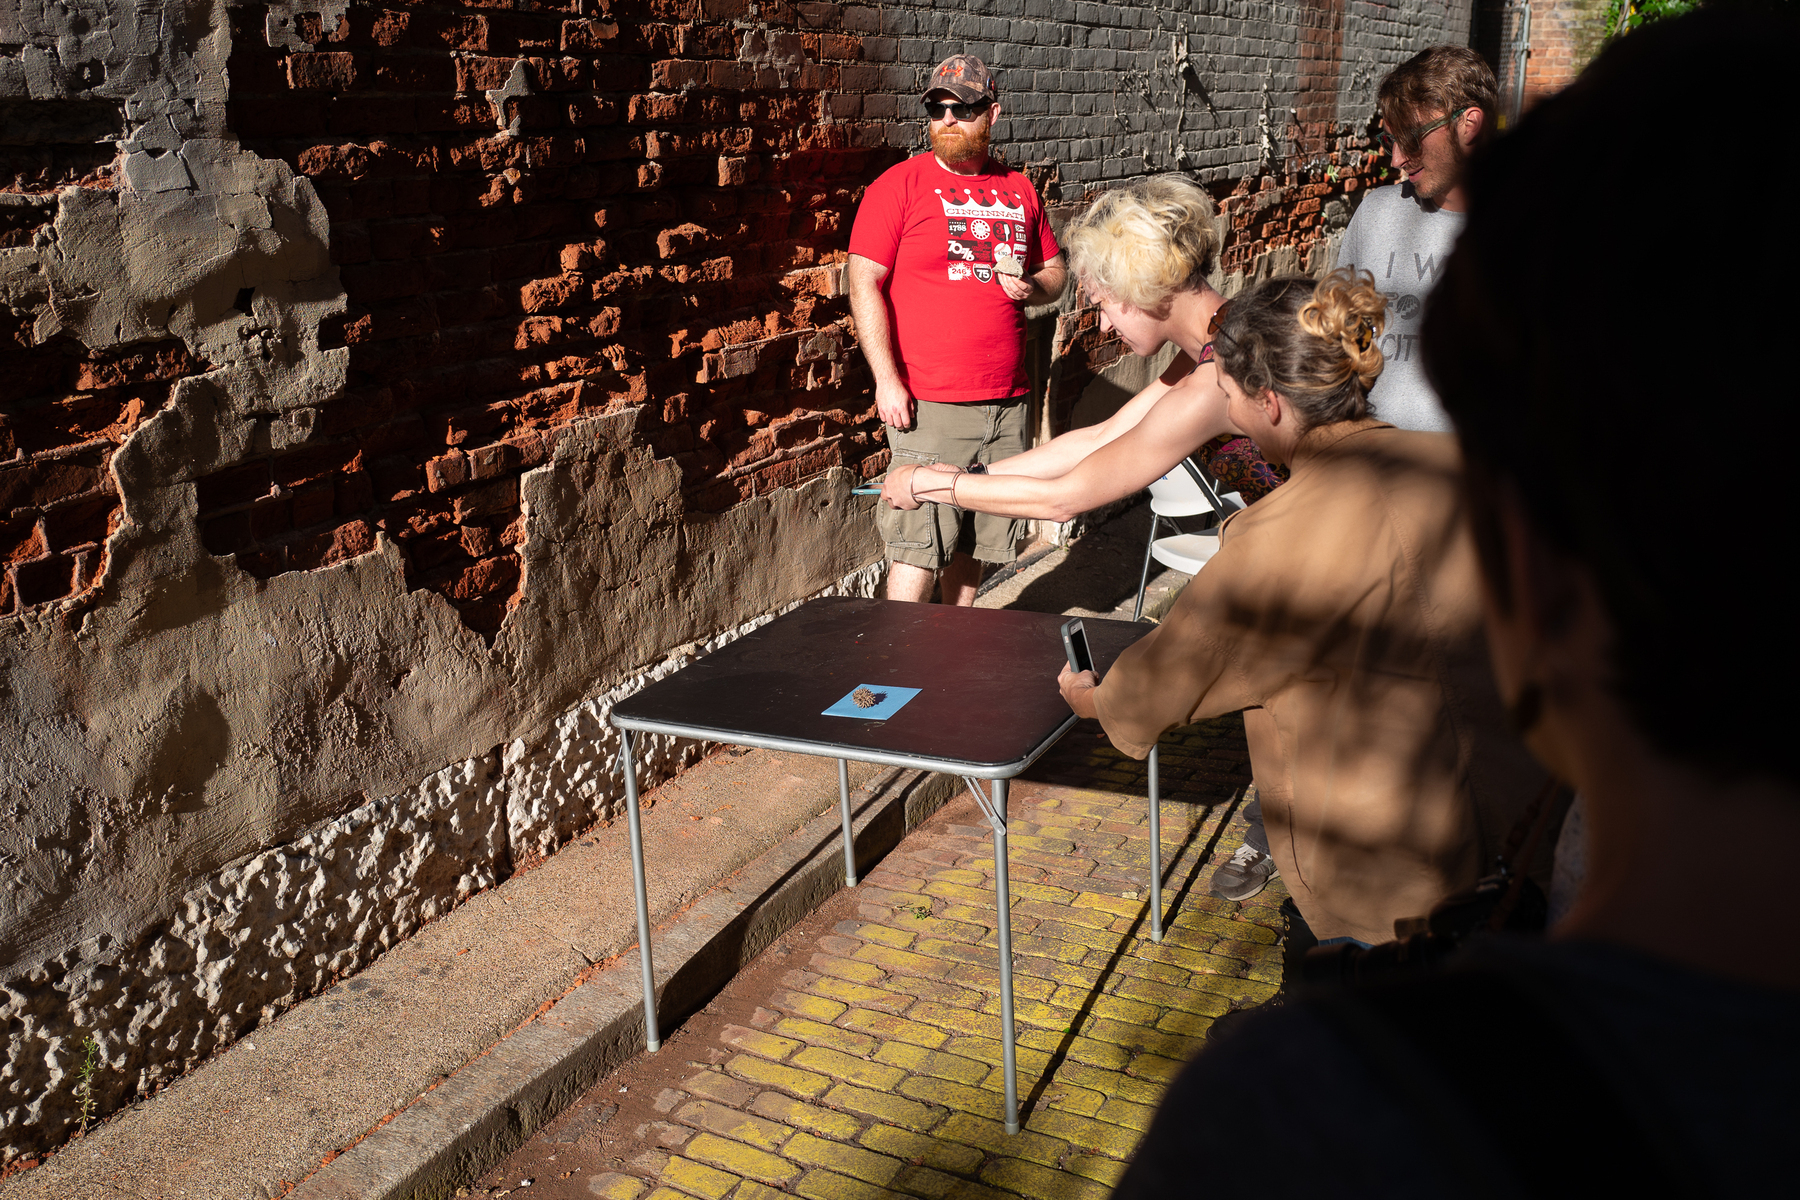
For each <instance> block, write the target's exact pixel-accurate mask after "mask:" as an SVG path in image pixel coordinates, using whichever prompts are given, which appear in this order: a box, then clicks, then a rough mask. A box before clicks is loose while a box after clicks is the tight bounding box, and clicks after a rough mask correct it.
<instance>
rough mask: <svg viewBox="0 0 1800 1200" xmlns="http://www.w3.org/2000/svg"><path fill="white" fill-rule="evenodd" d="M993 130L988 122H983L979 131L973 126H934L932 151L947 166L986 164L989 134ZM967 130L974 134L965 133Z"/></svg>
mask: <svg viewBox="0 0 1800 1200" xmlns="http://www.w3.org/2000/svg"><path fill="white" fill-rule="evenodd" d="M991 128H992V127H991V126H989V125H988V124H987V123H986V122H983V123H982V125H981V127H980V128H979V129H976V128H975V126H973V125H958V126H957V127H956V128H955V129H951V128H948V127H946V126H942V125H933V126H932V127H931V151H932V153H933V154H936V155H937V156H938V157H939V158H940V159H942V160H943V161H944V163H945V164H946V165H947V166H952V167H960V166H962V165H964V164H965V163H981V162H985V161H986V160H987V152H988V134H989V132H990V130H991ZM965 129H966V130H971V131H972V132H968V133H965V132H964V130H965Z"/></svg>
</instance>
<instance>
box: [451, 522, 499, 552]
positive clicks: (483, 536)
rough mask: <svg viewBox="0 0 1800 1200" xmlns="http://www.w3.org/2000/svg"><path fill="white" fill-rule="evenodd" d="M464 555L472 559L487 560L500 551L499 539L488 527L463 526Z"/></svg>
mask: <svg viewBox="0 0 1800 1200" xmlns="http://www.w3.org/2000/svg"><path fill="white" fill-rule="evenodd" d="M458 528H459V529H460V530H461V542H462V548H463V553H464V554H467V555H468V556H469V557H470V558H485V557H486V556H487V555H490V554H492V553H494V552H495V551H496V550H498V549H499V539H498V538H496V537H495V536H494V531H493V530H492V529H490V528H488V527H487V526H486V525H461V526H458Z"/></svg>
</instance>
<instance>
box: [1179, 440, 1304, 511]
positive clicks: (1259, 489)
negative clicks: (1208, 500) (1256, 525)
mask: <svg viewBox="0 0 1800 1200" xmlns="http://www.w3.org/2000/svg"><path fill="white" fill-rule="evenodd" d="M1199 457H1200V462H1201V465H1203V466H1204V467H1205V468H1206V469H1207V470H1208V471H1211V472H1212V476H1213V478H1214V479H1217V480H1218V481H1219V487H1220V490H1222V491H1227V492H1237V493H1239V494H1240V495H1242V496H1243V497H1244V503H1245V504H1255V503H1256V502H1257V501H1258V500H1261V499H1262V498H1263V497H1264V496H1266V495H1268V494H1269V493H1270V492H1272V491H1274V490H1275V489H1276V488H1278V487H1280V486H1281V485H1282V484H1284V483H1286V482H1287V479H1288V469H1287V468H1286V467H1278V466H1276V465H1275V464H1274V463H1272V462H1270V461H1269V460H1267V459H1266V458H1264V457H1263V456H1262V455H1261V454H1259V453H1257V450H1256V443H1255V442H1253V441H1251V440H1250V439H1249V438H1247V437H1232V436H1231V435H1230V434H1226V435H1224V436H1221V437H1216V438H1214V439H1213V440H1212V441H1210V442H1208V443H1206V445H1204V446H1202V447H1200V455H1199Z"/></svg>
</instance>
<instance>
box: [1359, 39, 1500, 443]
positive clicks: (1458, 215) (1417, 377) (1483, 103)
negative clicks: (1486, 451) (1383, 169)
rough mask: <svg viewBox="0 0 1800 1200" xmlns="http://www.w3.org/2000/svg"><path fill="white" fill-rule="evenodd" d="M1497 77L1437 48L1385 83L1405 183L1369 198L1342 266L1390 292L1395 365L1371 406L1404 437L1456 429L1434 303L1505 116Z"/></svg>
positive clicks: (1474, 61) (1388, 339) (1388, 345)
mask: <svg viewBox="0 0 1800 1200" xmlns="http://www.w3.org/2000/svg"><path fill="white" fill-rule="evenodd" d="M1496 92H1497V88H1496V85H1495V82H1494V72H1493V71H1492V70H1491V69H1490V68H1489V67H1488V65H1487V63H1486V62H1485V61H1483V60H1482V58H1481V56H1480V55H1479V54H1477V53H1475V51H1473V50H1470V49H1468V48H1466V47H1463V46H1433V47H1432V48H1431V49H1429V50H1426V51H1423V52H1422V53H1420V54H1417V55H1414V56H1413V57H1412V58H1410V59H1408V60H1407V61H1406V62H1404V63H1402V64H1401V65H1400V66H1398V67H1396V68H1394V70H1393V71H1392V72H1391V73H1390V74H1389V75H1388V77H1387V78H1386V79H1383V80H1382V81H1381V87H1380V89H1379V90H1378V91H1377V93H1376V102H1377V104H1378V105H1379V106H1380V109H1381V143H1382V145H1383V147H1385V148H1386V149H1387V150H1388V152H1389V153H1390V154H1392V155H1393V158H1394V170H1395V171H1396V172H1397V173H1398V174H1399V175H1400V177H1401V182H1399V183H1396V184H1393V185H1391V186H1389V187H1382V188H1376V189H1375V190H1374V191H1372V192H1370V193H1369V196H1368V198H1367V199H1365V200H1364V201H1363V202H1362V206H1361V207H1360V208H1358V209H1357V210H1356V215H1355V216H1354V217H1352V218H1351V220H1350V228H1349V229H1347V230H1345V231H1344V240H1343V242H1342V243H1340V244H1339V246H1338V252H1337V263H1336V265H1337V266H1340V267H1355V268H1356V269H1357V270H1359V271H1368V272H1369V273H1370V274H1372V275H1374V276H1375V286H1376V287H1378V288H1380V289H1381V290H1382V291H1384V292H1386V293H1387V298H1388V316H1387V328H1386V330H1385V331H1384V332H1383V333H1382V336H1381V352H1382V354H1383V355H1384V356H1385V357H1386V359H1387V363H1386V365H1385V366H1384V367H1383V368H1382V372H1381V378H1380V379H1378V380H1376V382H1375V389H1374V391H1372V392H1371V393H1370V395H1369V399H1370V400H1371V401H1372V402H1373V403H1374V405H1375V415H1376V416H1378V417H1380V418H1381V419H1382V420H1383V421H1387V422H1390V423H1392V424H1394V425H1398V426H1399V427H1400V428H1402V429H1428V430H1446V431H1447V430H1448V429H1449V428H1450V419H1449V418H1448V417H1447V416H1445V415H1444V409H1443V406H1442V405H1440V404H1439V403H1438V398H1437V395H1436V393H1434V392H1433V391H1432V390H1431V385H1430V384H1429V383H1427V382H1426V380H1425V371H1424V368H1423V366H1422V364H1421V361H1420V358H1419V322H1420V319H1421V318H1422V317H1423V316H1424V309H1425V303H1424V302H1425V296H1426V294H1427V293H1428V292H1430V291H1431V289H1432V286H1433V285H1434V284H1435V283H1437V277H1438V272H1439V271H1441V270H1443V267H1444V260H1445V259H1447V258H1448V257H1449V256H1450V248H1451V246H1453V245H1454V244H1455V242H1456V235H1457V234H1458V233H1460V232H1461V231H1462V223H1463V189H1462V181H1463V167H1464V165H1465V164H1466V163H1467V161H1468V157H1469V154H1470V153H1471V152H1472V151H1473V150H1474V149H1475V148H1476V147H1477V146H1479V145H1481V144H1482V143H1483V142H1485V141H1486V140H1487V137H1488V134H1489V132H1490V130H1491V128H1492V121H1493V115H1494V112H1495V109H1496V105H1497V101H1496Z"/></svg>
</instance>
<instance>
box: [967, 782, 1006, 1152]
mask: <svg viewBox="0 0 1800 1200" xmlns="http://www.w3.org/2000/svg"><path fill="white" fill-rule="evenodd" d="M963 782H964V783H966V784H968V785H969V790H970V791H971V792H974V793H975V803H977V804H979V805H980V806H981V811H982V813H983V814H984V815H985V816H986V817H987V819H988V824H989V825H991V826H993V829H994V902H995V907H996V909H997V911H998V913H999V916H1000V921H999V924H998V926H997V930H996V931H997V933H998V935H999V938H1000V1053H1001V1058H1002V1062H1003V1063H1004V1069H1005V1071H1006V1108H1005V1109H1004V1110H1003V1112H1002V1115H1003V1116H1004V1118H1005V1120H1006V1132H1007V1133H1017V1132H1019V1073H1018V1061H1017V1059H1018V1056H1017V1054H1016V1052H1015V1050H1014V1046H1013V990H1012V889H1011V888H1010V886H1009V885H1008V883H1007V878H1006V784H1007V781H1006V780H1004V779H996V780H994V795H993V799H992V801H990V800H989V799H988V797H987V796H986V795H984V794H983V793H982V790H981V788H980V787H978V786H976V783H975V781H974V780H973V779H970V778H968V777H967V776H965V777H964V778H963Z"/></svg>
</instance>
